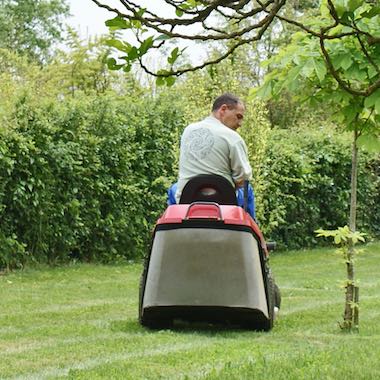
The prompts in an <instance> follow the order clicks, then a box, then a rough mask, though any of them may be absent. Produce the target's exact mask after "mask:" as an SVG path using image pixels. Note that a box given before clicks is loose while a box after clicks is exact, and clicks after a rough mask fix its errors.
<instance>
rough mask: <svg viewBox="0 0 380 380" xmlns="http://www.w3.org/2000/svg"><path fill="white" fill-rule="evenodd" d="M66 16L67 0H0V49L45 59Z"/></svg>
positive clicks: (56, 38)
mask: <svg viewBox="0 0 380 380" xmlns="http://www.w3.org/2000/svg"><path fill="white" fill-rule="evenodd" d="M68 15H69V7H68V5H67V3H66V0H18V1H12V0H0V48H5V49H9V50H14V51H16V52H17V53H18V54H22V55H26V56H28V58H30V59H36V60H38V61H40V62H41V61H44V60H46V59H47V58H48V57H49V56H50V53H51V51H50V50H51V48H52V46H53V45H54V44H55V43H57V42H59V41H61V40H62V27H63V20H64V18H65V17H66V16H68Z"/></svg>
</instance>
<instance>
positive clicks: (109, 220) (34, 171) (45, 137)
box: [0, 96, 181, 267]
mask: <svg viewBox="0 0 380 380" xmlns="http://www.w3.org/2000/svg"><path fill="white" fill-rule="evenodd" d="M114 99H115V98H108V97H107V96H102V97H96V98H95V97H94V98H91V99H89V98H88V97H82V98H81V97H76V98H75V99H73V100H69V101H65V102H64V103H63V104H61V105H59V104H57V103H56V102H55V103H51V104H44V105H41V106H39V107H36V106H35V105H34V106H31V105H30V104H29V100H28V99H27V98H23V99H21V100H19V102H18V103H17V104H16V106H15V109H16V110H17V111H15V113H14V114H13V115H12V116H11V117H10V118H9V119H8V121H7V125H5V126H4V125H3V127H2V128H1V129H0V134H1V136H0V186H1V187H0V213H1V214H0V215H1V221H2V222H1V234H0V246H1V247H2V248H1V251H0V267H18V266H22V265H23V264H24V263H25V261H27V260H28V259H29V260H34V261H38V262H48V263H59V262H64V261H68V260H70V259H77V260H82V261H90V260H97V261H104V262H110V261H115V260H118V258H128V259H130V258H135V257H137V256H141V254H142V253H143V252H144V250H145V248H146V244H147V242H148V240H149V235H150V231H151V229H152V226H153V224H154V221H155V220H156V218H157V216H158V215H159V214H160V213H161V212H162V210H163V209H164V207H165V201H166V198H165V190H166V188H167V186H168V184H169V182H170V181H169V179H173V178H174V172H173V165H174V162H173V153H172V152H173V149H174V146H175V144H176V141H177V140H178V137H177V129H178V125H179V123H180V121H181V115H179V114H178V112H177V111H176V110H175V109H174V108H172V107H171V106H170V103H169V102H166V103H165V104H164V103H162V102H160V100H152V99H150V98H143V97H142V98H140V99H133V100H132V99H130V98H124V99H120V100H114Z"/></svg>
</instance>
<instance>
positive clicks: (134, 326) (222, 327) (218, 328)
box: [109, 319, 268, 337]
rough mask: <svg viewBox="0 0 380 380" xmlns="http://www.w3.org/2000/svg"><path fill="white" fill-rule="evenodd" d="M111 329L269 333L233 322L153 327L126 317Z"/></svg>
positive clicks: (118, 330) (222, 334)
mask: <svg viewBox="0 0 380 380" xmlns="http://www.w3.org/2000/svg"><path fill="white" fill-rule="evenodd" d="M109 329H110V330H111V331H113V332H124V333H145V334H146V333H148V334H149V333H151V334H156V333H157V332H159V331H168V332H174V333H177V334H184V335H187V334H191V335H193V334H199V335H202V336H210V337H215V336H227V335H228V336H231V335H234V334H240V335H241V334H242V333H243V334H244V333H247V334H252V333H254V334H255V335H257V336H260V335H262V334H268V333H265V332H263V331H255V330H251V329H248V328H244V327H242V326H239V325H232V324H227V323H225V324H222V323H220V324H211V323H204V322H186V321H182V320H176V321H175V322H174V324H173V326H171V327H170V328H165V329H151V328H147V327H144V326H141V325H140V324H139V322H138V320H137V319H126V320H117V321H112V322H111V323H110V325H109Z"/></svg>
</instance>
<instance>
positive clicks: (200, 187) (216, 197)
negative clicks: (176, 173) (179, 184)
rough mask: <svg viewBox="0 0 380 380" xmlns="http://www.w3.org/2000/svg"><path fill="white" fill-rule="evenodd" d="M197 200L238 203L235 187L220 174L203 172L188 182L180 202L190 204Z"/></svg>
mask: <svg viewBox="0 0 380 380" xmlns="http://www.w3.org/2000/svg"><path fill="white" fill-rule="evenodd" d="M197 201H202V202H216V203H218V204H221V205H234V206H236V205H237V200H236V193H235V189H234V188H233V186H232V185H231V183H230V182H229V181H228V180H227V179H226V178H224V177H222V176H220V175H210V174H201V175H198V176H196V177H193V178H192V179H191V180H190V181H189V182H187V184H186V185H185V187H184V188H183V190H182V195H181V199H180V200H179V203H182V204H190V203H192V202H197Z"/></svg>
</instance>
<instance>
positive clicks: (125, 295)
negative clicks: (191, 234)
mask: <svg viewBox="0 0 380 380" xmlns="http://www.w3.org/2000/svg"><path fill="white" fill-rule="evenodd" d="M271 266H272V268H273V271H274V273H275V275H276V280H277V282H278V284H279V285H280V287H281V289H282V295H283V305H282V309H281V314H280V318H279V319H278V321H277V323H276V325H275V328H274V329H273V330H272V331H271V332H270V333H262V332H252V331H246V330H238V329H234V330H230V329H222V328H215V327H214V328H212V327H202V328H200V327H199V328H198V329H196V328H194V326H193V327H191V326H190V327H186V328H185V327H182V328H180V329H178V328H177V329H175V330H163V331H149V330H146V329H144V328H142V327H140V326H139V325H138V323H137V298H138V281H139V276H140V272H141V265H138V264H131V265H118V266H100V265H73V266H69V267H64V268H55V269H49V268H47V269H40V270H26V271H21V272H16V273H11V274H8V275H3V276H0V294H1V312H0V378H1V379H13V378H15V379H57V378H70V379H100V378H104V379H263V378H265V379H287V380H288V379H355V380H356V379H363V380H368V379H379V378H380V359H379V358H380V297H379V293H380V276H379V271H380V243H373V244H369V245H368V246H367V247H366V252H365V253H363V254H362V255H361V256H359V258H358V260H357V277H358V278H359V279H360V280H361V282H360V292H361V293H360V294H361V310H360V313H361V314H360V331H359V333H352V334H347V333H342V332H340V330H339V327H338V322H339V321H341V319H342V317H341V315H342V313H343V306H344V294H343V290H342V289H340V288H339V280H343V279H344V277H345V268H344V264H343V263H342V262H341V259H340V258H339V257H338V256H336V255H335V254H334V253H333V250H328V249H324V250H313V251H297V252H287V253H277V254H275V255H273V256H272V259H271Z"/></svg>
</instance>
